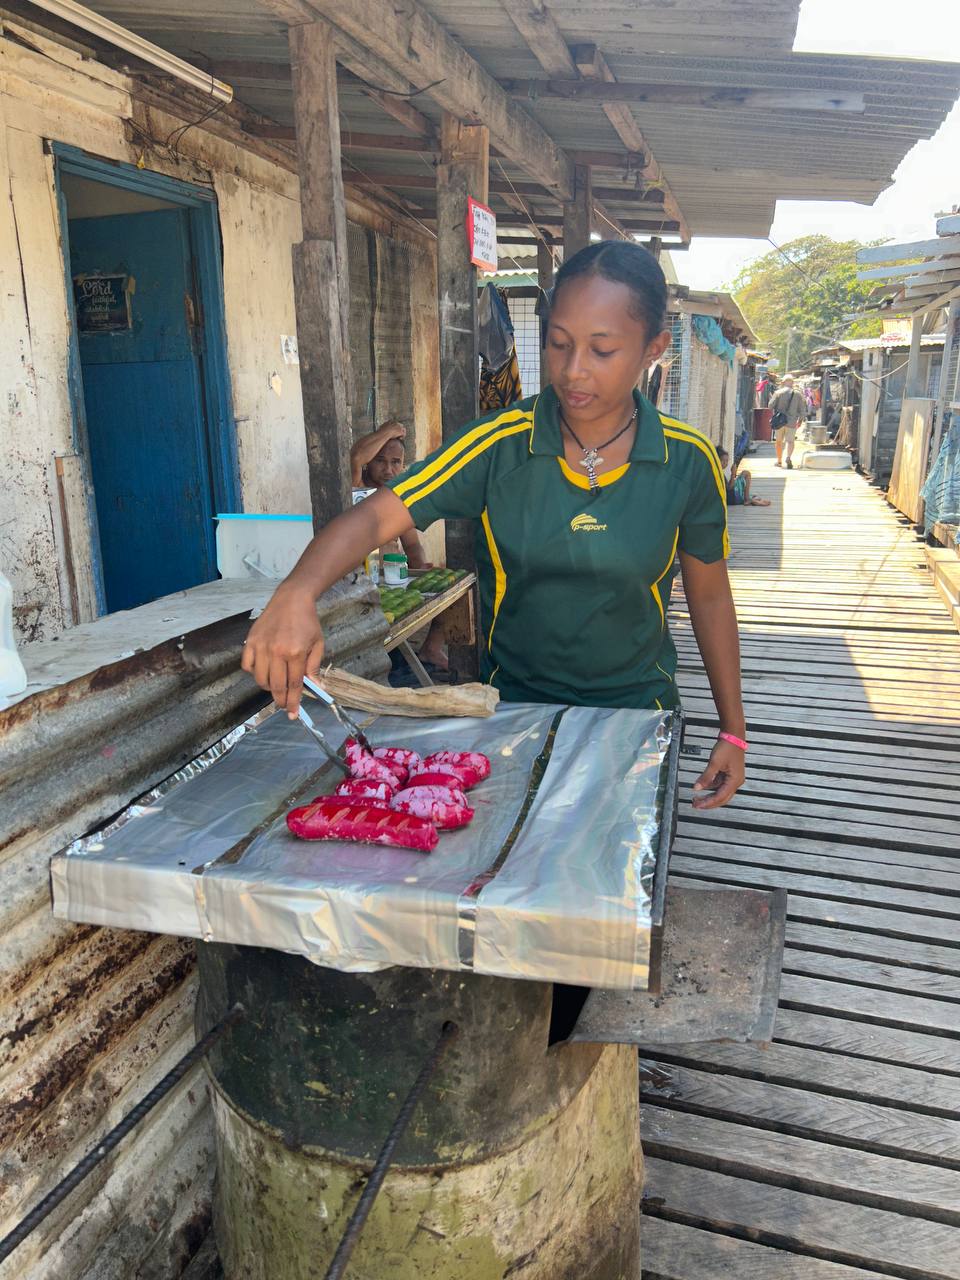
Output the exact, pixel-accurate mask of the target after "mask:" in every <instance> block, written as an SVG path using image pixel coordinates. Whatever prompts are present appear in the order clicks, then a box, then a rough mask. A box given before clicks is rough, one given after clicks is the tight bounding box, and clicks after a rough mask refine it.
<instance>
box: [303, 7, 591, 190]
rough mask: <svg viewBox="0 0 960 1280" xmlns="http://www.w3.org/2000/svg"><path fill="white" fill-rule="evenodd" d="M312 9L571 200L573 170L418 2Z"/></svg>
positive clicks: (552, 145)
mask: <svg viewBox="0 0 960 1280" xmlns="http://www.w3.org/2000/svg"><path fill="white" fill-rule="evenodd" d="M311 4H312V5H313V7H314V8H315V9H317V10H318V11H320V12H321V13H322V14H323V15H324V16H325V17H328V18H329V19H330V21H331V22H334V23H336V25H337V26H338V27H339V28H340V30H341V31H344V32H346V33H347V35H349V36H350V37H351V38H353V39H354V40H356V41H357V42H358V43H359V44H361V45H363V47H364V48H365V49H368V50H370V51H372V52H373V53H374V54H375V55H376V56H377V57H378V58H380V59H382V60H383V61H385V62H386V63H388V64H389V65H390V66H391V67H392V68H393V69H394V71H395V72H397V74H399V75H402V76H404V77H405V78H406V79H407V80H409V81H411V82H412V83H414V84H416V85H417V86H418V87H420V88H422V89H423V90H424V92H425V93H427V94H429V96H430V97H431V98H432V99H433V100H434V101H435V102H437V103H439V105H440V106H441V107H443V108H444V110H445V111H448V112H450V113H451V114H452V115H454V116H456V117H457V118H458V119H461V120H474V121H483V123H484V125H485V126H486V127H487V128H488V129H489V132H490V140H491V141H492V142H494V143H495V144H496V146H497V147H498V148H499V149H500V151H502V152H503V154H504V155H505V156H508V157H509V158H510V159H511V160H512V161H513V162H514V163H515V164H518V165H519V166H520V167H521V168H522V169H524V171H525V172H526V173H528V174H530V176H531V177H534V178H536V180H537V181H538V182H542V183H543V184H544V185H545V186H546V187H548V188H549V189H550V190H551V191H553V192H555V193H556V194H557V195H558V196H559V197H560V198H561V199H569V198H570V195H571V193H572V190H573V174H572V166H571V164H570V162H569V160H568V159H567V157H566V156H565V155H564V153H563V152H562V151H561V150H560V148H559V147H558V146H557V145H556V143H554V141H553V139H552V138H551V137H550V136H549V135H548V134H547V133H546V132H545V130H543V129H542V128H541V127H540V125H539V124H538V123H537V122H536V121H535V120H534V119H533V117H532V116H529V115H528V114H527V113H526V112H525V111H523V110H522V109H521V108H520V107H519V106H518V105H517V104H516V103H515V102H514V101H513V100H512V99H511V98H510V97H509V95H507V94H505V93H504V92H503V90H502V89H501V88H500V87H499V85H498V84H497V82H496V81H495V80H494V79H493V77H492V76H490V75H488V74H487V72H486V71H484V69H483V67H481V66H480V64H479V63H478V62H476V61H475V60H474V59H473V58H471V56H470V55H469V54H468V53H467V51H466V50H465V49H464V48H463V47H462V45H460V44H458V43H457V41H456V40H454V39H453V38H452V37H451V36H449V35H448V34H447V32H446V31H445V30H444V28H443V27H442V26H441V25H440V23H439V22H437V21H436V20H435V19H434V18H432V17H431V16H430V14H429V13H427V11H426V10H425V9H424V8H423V7H422V6H421V5H420V4H418V3H417V2H416V0H405V3H404V4H403V5H402V6H399V5H384V4H381V3H380V2H379V0H311Z"/></svg>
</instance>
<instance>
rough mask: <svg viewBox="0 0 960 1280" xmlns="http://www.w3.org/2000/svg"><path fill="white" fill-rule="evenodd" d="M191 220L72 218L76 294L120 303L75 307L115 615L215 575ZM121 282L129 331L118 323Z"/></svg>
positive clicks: (166, 215)
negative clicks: (103, 310)
mask: <svg viewBox="0 0 960 1280" xmlns="http://www.w3.org/2000/svg"><path fill="white" fill-rule="evenodd" d="M188 219H189V212H188V211H187V210H186V209H163V210H157V211H155V212H149V213H133V214H119V215H112V216H109V217H103V218H78V219H75V220H72V221H71V222H70V223H69V229H70V267H71V273H72V275H73V279H74V284H75V292H74V296H75V299H77V297H78V289H80V290H81V291H82V290H83V288H84V285H85V284H86V288H87V291H88V292H90V291H93V292H97V291H99V292H101V293H102V294H106V295H108V296H109V305H110V307H111V308H112V312H111V314H110V315H109V316H104V315H102V314H101V316H100V317H99V318H98V316H97V314H96V308H95V306H94V307H87V306H86V305H85V300H84V299H83V298H82V296H81V298H80V301H76V302H75V309H76V317H77V329H78V333H77V339H78V345H79V350H80V366H81V372H82V377H83V399H84V408H85V417H86V426H87V436H88V440H89V449H90V465H91V471H92V476H93V488H94V494H95V498H96V508H97V523H98V525H99V532H100V551H101V557H102V562H103V579H104V592H105V596H106V604H107V610H108V612H113V611H114V610H117V609H131V608H134V607H135V606H136V605H139V604H144V603H145V602H146V601H148V600H154V599H156V598H157V597H158V596H163V595H167V594H169V593H170V592H172V591H179V590H182V589H183V588H185V587H192V586H196V585H197V584H198V583H201V582H208V581H210V580H211V579H212V578H215V577H216V572H217V571H216V559H215V549H214V534H213V515H214V504H213V490H212V480H211V473H210V454H209V440H208V432H207V424H206V421H205V411H204V397H203V385H202V371H201V360H202V355H203V353H202V350H201V345H202V327H201V325H200V324H199V323H198V322H197V321H198V316H197V306H196V302H195V293H194V283H193V264H192V261H191V253H190V227H189V221H188ZM95 277H112V280H110V281H109V282H108V281H106V280H102V281H101V286H98V285H97V282H96V280H93V282H92V283H91V278H95ZM124 280H126V283H127V284H128V293H129V317H130V327H129V328H124V327H122V323H123V322H121V321H120V320H119V315H120V311H121V307H120V306H118V301H122V297H121V295H122V292H123V289H122V282H123V281H124ZM97 324H104V325H105V328H104V329H103V330H97V329H96V328H91V326H96V325H97Z"/></svg>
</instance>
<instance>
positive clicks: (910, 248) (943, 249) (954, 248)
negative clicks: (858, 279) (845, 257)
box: [857, 235, 960, 267]
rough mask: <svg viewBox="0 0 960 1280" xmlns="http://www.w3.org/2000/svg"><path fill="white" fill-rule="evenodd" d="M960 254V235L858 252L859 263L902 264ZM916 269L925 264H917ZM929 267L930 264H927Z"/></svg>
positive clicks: (886, 245) (880, 246) (883, 246)
mask: <svg viewBox="0 0 960 1280" xmlns="http://www.w3.org/2000/svg"><path fill="white" fill-rule="evenodd" d="M956 254H960V235H958V236H942V237H940V238H939V239H937V240H914V241H912V242H911V243H910V244H879V245H875V246H874V247H872V248H870V249H858V250H857V263H858V264H860V263H868V262H901V261H902V260H903V259H904V258H939V257H952V256H954V255H956ZM913 265H914V266H915V267H919V266H922V265H924V264H922V263H919V262H915V263H914V264H913ZM926 265H929V264H926Z"/></svg>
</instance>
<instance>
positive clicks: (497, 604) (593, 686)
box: [390, 388, 729, 708]
mask: <svg viewBox="0 0 960 1280" xmlns="http://www.w3.org/2000/svg"><path fill="white" fill-rule="evenodd" d="M636 400H637V407H638V410H639V412H638V420H637V422H638V426H637V436H636V440H635V442H634V445H633V448H632V450H631V453H630V459H629V461H628V462H627V463H625V464H624V466H622V467H619V468H618V469H617V470H615V471H610V472H608V473H607V474H606V475H603V476H600V478H599V479H600V489H599V491H598V492H596V493H593V494H591V492H590V486H589V484H588V481H587V477H586V475H585V474H582V475H581V474H577V473H576V472H575V471H573V470H572V469H571V468H570V467H569V466H568V465H567V463H566V461H565V460H564V457H563V443H562V438H561V434H560V418H559V405H558V401H557V397H556V395H555V393H554V392H553V390H552V388H548V389H547V390H546V391H544V392H543V393H542V394H541V395H539V396H531V397H529V398H528V399H526V400H520V401H518V402H517V403H516V404H514V405H511V407H510V408H509V409H505V410H499V411H497V412H495V413H490V414H487V415H486V416H485V417H483V418H479V419H478V420H477V421H476V422H471V423H470V424H469V425H468V426H466V427H464V429H463V430H462V431H461V432H460V433H459V434H458V435H457V436H456V438H454V439H453V440H450V441H448V442H447V443H445V444H444V445H443V446H442V447H441V448H440V449H437V450H436V451H435V452H434V453H432V454H431V455H430V456H429V457H428V458H425V459H424V460H423V461H422V462H417V463H414V465H413V466H411V467H409V468H408V470H407V471H406V472H404V474H403V475H401V476H398V477H397V478H396V479H395V480H392V481H391V482H390V487H391V488H392V489H393V491H394V492H395V493H396V495H397V497H399V498H400V499H401V500H402V502H403V503H404V504H405V506H406V507H407V508H408V509H409V511H410V514H411V516H412V517H413V521H414V524H415V525H416V526H417V528H418V529H421V530H422V529H426V528H427V527H428V526H429V525H431V524H433V522H434V521H435V520H453V519H462V518H473V519H476V520H478V521H479V522H480V523H479V526H478V529H477V573H478V578H479V589H480V609H481V623H482V628H483V646H482V661H481V673H482V675H483V678H484V679H485V680H488V681H489V682H490V683H491V684H493V685H494V687H495V688H497V689H499V691H500V693H501V696H502V697H503V698H504V699H505V700H506V701H509V702H549V703H563V704H566V703H570V704H574V705H581V706H583V705H585V706H599V707H640V708H642V707H649V708H652V707H675V706H677V705H679V696H678V693H677V686H676V682H675V679H674V676H675V673H676V667H677V654H676V649H675V648H674V645H673V641H672V640H671V638H670V633H669V631H668V629H667V622H666V614H667V605H668V603H669V599H670V589H671V586H672V583H673V578H674V574H675V573H676V569H675V564H674V562H675V557H676V553H677V549H678V548H679V549H680V550H681V551H684V552H686V553H688V554H689V555H692V556H695V557H696V558H697V559H698V560H702V561H704V562H705V563H707V564H709V563H711V562H713V561H715V560H720V559H722V558H724V557H725V556H726V555H727V552H728V549H729V544H728V541H727V506H726V490H725V485H724V478H723V472H722V470H721V467H720V460H719V458H718V457H717V452H716V450H715V448H714V446H713V445H712V444H711V442H710V441H709V439H708V438H707V437H706V436H705V435H703V434H702V433H701V432H699V431H697V430H696V429H695V428H694V427H689V426H686V425H685V424H684V423H682V422H675V421H674V420H673V419H672V418H665V417H663V416H661V415H660V414H659V413H658V412H657V410H656V409H655V408H654V406H653V405H652V404H651V403H650V402H649V401H648V400H646V399H645V398H644V397H643V396H641V395H640V394H639V393H637V394H636Z"/></svg>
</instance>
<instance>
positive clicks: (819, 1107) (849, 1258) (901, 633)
mask: <svg viewBox="0 0 960 1280" xmlns="http://www.w3.org/2000/svg"><path fill="white" fill-rule="evenodd" d="M747 465H748V466H749V467H750V469H751V470H752V471H753V473H754V477H755V486H756V492H758V493H759V494H761V495H762V496H764V497H768V498H771V499H772V501H773V506H772V507H770V508H769V509H761V508H758V507H755V508H750V509H742V508H741V509H737V510H735V511H733V512H732V513H731V542H732V544H733V554H732V556H731V562H730V568H731V577H732V580H733V584H734V594H735V596H736V600H737V608H738V613H739V617H740V625H741V633H742V639H743V677H744V691H745V702H746V709H747V723H748V726H749V737H750V741H751V744H752V750H751V753H750V757H749V780H748V782H747V785H746V787H745V788H744V789H743V791H742V792H741V793H740V795H739V796H738V797H737V798H736V800H735V801H734V803H733V804H732V805H731V806H730V807H729V808H727V809H725V810H722V811H720V812H718V813H716V814H712V815H711V814H697V813H694V812H693V811H691V810H690V809H689V807H688V808H687V809H686V811H685V812H684V813H683V814H682V816H681V821H680V824H679V829H678V836H677V841H676V845H675V851H674V858H673V876H674V879H675V880H676V881H677V882H678V883H684V884H688V885H695V884H703V885H716V884H730V885H749V886H755V887H757V888H767V887H770V886H774V885H782V886H784V887H785V888H786V889H787V890H788V891H789V895H790V898H789V911H788V925H787V950H786V955H785V964H784V977H783V988H782V993H781V1003H780V1009H779V1013H778V1018H777V1026H776V1034H775V1040H774V1043H773V1044H772V1045H771V1046H770V1047H768V1048H766V1049H758V1048H754V1047H752V1046H749V1045H747V1046H744V1045H712V1046H698V1045H690V1046H678V1047H676V1048H673V1049H671V1050H670V1051H669V1052H663V1053H660V1054H657V1055H656V1056H655V1057H652V1058H649V1059H646V1060H645V1061H644V1063H643V1064H642V1068H643V1069H642V1074H641V1101H642V1109H643V1142H644V1150H645V1154H646V1158H647V1180H646V1187H645V1192H644V1213H645V1217H644V1220H643V1275H644V1280H726V1278H730V1280H733V1278H734V1277H736V1278H737V1280H866V1278H867V1277H876V1276H899V1277H903V1278H904V1280H960V637H958V635H957V633H956V630H955V629H954V626H953V624H952V621H951V619H950V617H949V615H948V613H947V611H946V608H945V606H944V604H943V602H942V601H941V599H940V598H939V596H938V595H937V593H936V591H935V589H934V587H933V585H932V583H931V580H930V575H929V572H928V571H927V569H926V566H925V563H924V557H923V546H922V544H921V543H920V542H919V541H918V540H917V538H916V537H915V535H914V534H913V532H912V530H911V529H909V528H908V527H906V526H905V525H904V524H903V523H902V522H901V521H900V520H899V519H898V518H897V516H896V515H895V514H894V512H893V511H892V509H891V508H890V507H888V506H887V505H886V503H885V502H884V500H883V498H882V497H881V495H880V494H879V493H878V492H877V491H876V490H874V489H871V488H870V487H869V486H868V485H867V484H866V483H865V482H864V481H863V480H862V479H861V478H860V477H858V476H856V475H855V474H853V473H852V472H834V473H830V472H811V471H800V470H794V471H792V472H783V471H778V470H776V469H775V468H774V467H773V455H772V449H771V447H770V446H761V454H760V455H759V456H758V457H757V458H751V459H749V460H748V463H747ZM674 615H675V616H674V633H675V635H676V638H677V646H678V650H679V652H680V667H681V684H682V687H683V694H684V705H685V707H686V710H687V714H688V718H689V721H690V727H689V730H688V738H689V741H691V742H693V743H697V744H699V745H701V746H703V747H707V746H709V744H710V743H712V741H713V737H714V731H715V730H714V724H715V721H714V719H713V707H712V702H711V700H710V696H709V689H708V687H707V683H706V680H705V678H704V675H703V672H702V668H701V667H700V665H699V661H698V659H697V654H696V647H695V644H694V641H693V637H692V634H691V632H690V626H689V620H688V618H687V616H686V612H685V609H684V606H683V601H682V600H680V601H678V602H677V604H676V607H675V609H674ZM697 772H698V769H697V767H696V761H695V760H692V759H687V760H686V761H685V762H684V773H685V775H686V780H687V781H688V782H689V781H692V779H693V778H694V777H695V776H696V773H697Z"/></svg>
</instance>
